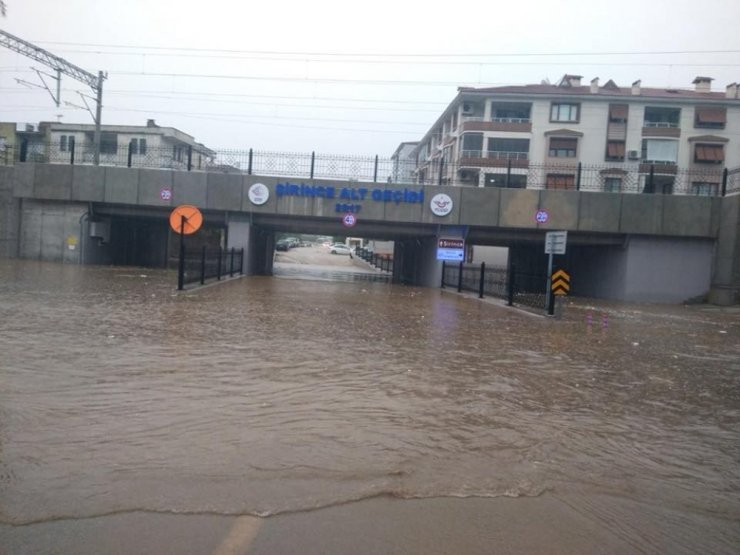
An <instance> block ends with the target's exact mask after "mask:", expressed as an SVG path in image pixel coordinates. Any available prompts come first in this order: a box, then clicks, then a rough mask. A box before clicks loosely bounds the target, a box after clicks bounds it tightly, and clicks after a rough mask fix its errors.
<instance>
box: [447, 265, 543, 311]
mask: <svg viewBox="0 0 740 555" xmlns="http://www.w3.org/2000/svg"><path fill="white" fill-rule="evenodd" d="M441 287H442V288H443V289H444V288H445V287H454V288H456V289H457V292H458V293H460V292H462V291H471V292H473V293H477V294H478V297H479V298H481V299H482V298H484V297H485V296H490V297H496V298H499V299H505V300H506V302H507V304H508V305H509V306H514V305H519V306H526V307H529V308H533V309H535V310H543V311H544V310H546V309H547V307H546V306H545V304H546V287H547V280H546V279H545V276H541V275H535V274H525V273H520V272H517V271H516V267H515V266H514V265H511V266H510V267H509V268H504V267H491V268H487V267H486V263H485V262H482V263H481V264H480V266H477V265H474V264H465V263H463V262H460V263H458V264H454V263H448V262H442V283H441Z"/></svg>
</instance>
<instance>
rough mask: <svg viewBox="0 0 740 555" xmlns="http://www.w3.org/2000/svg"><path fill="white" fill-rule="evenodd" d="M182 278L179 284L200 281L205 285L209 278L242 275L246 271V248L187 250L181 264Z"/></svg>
mask: <svg viewBox="0 0 740 555" xmlns="http://www.w3.org/2000/svg"><path fill="white" fill-rule="evenodd" d="M180 268H181V271H182V272H183V273H182V278H180V277H179V276H178V287H179V284H180V283H182V285H183V286H184V285H188V284H192V283H199V284H200V285H204V284H205V283H206V281H207V280H209V279H214V278H215V279H217V280H221V279H222V278H224V277H233V276H234V275H235V274H237V275H241V274H242V273H243V271H244V249H238V250H237V249H234V248H232V249H208V248H206V247H205V246H204V247H202V248H201V249H187V248H186V250H185V258H184V263H183V264H182V265H180Z"/></svg>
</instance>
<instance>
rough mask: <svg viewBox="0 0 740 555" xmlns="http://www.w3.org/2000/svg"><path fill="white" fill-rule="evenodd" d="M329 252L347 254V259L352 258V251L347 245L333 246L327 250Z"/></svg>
mask: <svg viewBox="0 0 740 555" xmlns="http://www.w3.org/2000/svg"><path fill="white" fill-rule="evenodd" d="M329 252H330V253H331V254H348V255H349V257H350V258H352V249H350V248H349V247H348V246H347V245H341V244H334V245H332V246H331V248H330V249H329Z"/></svg>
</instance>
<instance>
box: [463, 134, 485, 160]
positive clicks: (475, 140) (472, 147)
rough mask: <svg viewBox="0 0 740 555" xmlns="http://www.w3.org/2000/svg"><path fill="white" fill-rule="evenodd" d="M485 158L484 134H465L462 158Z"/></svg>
mask: <svg viewBox="0 0 740 555" xmlns="http://www.w3.org/2000/svg"><path fill="white" fill-rule="evenodd" d="M482 156H483V133H465V134H464V135H463V138H462V157H463V158H481V157H482Z"/></svg>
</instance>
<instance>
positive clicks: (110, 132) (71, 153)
mask: <svg viewBox="0 0 740 555" xmlns="http://www.w3.org/2000/svg"><path fill="white" fill-rule="evenodd" d="M10 126H15V127H16V130H15V133H14V135H12V136H9V137H4V136H5V135H10V132H9V128H10ZM0 130H3V131H4V133H3V134H2V137H4V138H5V145H6V146H5V151H6V155H5V157H4V158H2V159H3V160H5V161H6V163H8V161H13V160H16V161H28V162H51V163H65V162H67V161H69V162H70V163H74V164H92V163H93V158H94V147H93V145H94V141H93V138H94V135H95V126H94V125H92V124H74V123H59V122H41V123H39V124H38V126H36V125H29V124H22V125H16V124H2V123H0ZM11 151H12V155H10V154H8V153H10V152H11ZM214 158H215V152H214V151H212V150H211V149H209V148H207V147H206V146H204V145H202V144H201V143H198V142H196V141H195V139H194V138H193V137H192V136H191V135H188V134H187V133H184V132H182V131H180V130H179V129H176V128H174V127H161V126H159V125H157V124H156V122H155V121H154V120H152V119H150V120H148V121H147V124H146V125H103V126H102V129H101V137H100V164H101V165H104V166H131V167H148V168H152V167H154V168H168V169H186V168H187V167H188V163H190V165H191V167H193V168H195V169H205V168H206V167H207V166H208V165H209V164H211V163H212V162H213V160H214Z"/></svg>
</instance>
